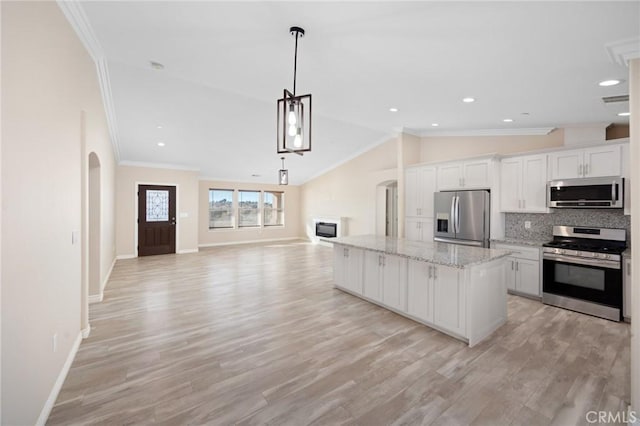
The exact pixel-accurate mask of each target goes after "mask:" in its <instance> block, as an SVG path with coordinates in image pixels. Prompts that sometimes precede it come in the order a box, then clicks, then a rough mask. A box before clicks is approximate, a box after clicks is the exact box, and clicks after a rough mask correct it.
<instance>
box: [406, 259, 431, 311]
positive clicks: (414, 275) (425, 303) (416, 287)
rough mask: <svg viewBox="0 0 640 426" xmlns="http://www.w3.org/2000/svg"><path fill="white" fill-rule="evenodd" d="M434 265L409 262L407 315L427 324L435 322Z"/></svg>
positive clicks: (414, 261)
mask: <svg viewBox="0 0 640 426" xmlns="http://www.w3.org/2000/svg"><path fill="white" fill-rule="evenodd" d="M432 266H433V265H431V264H430V263H426V262H419V261H417V260H409V263H408V267H407V313H408V314H409V315H412V316H414V317H416V318H419V319H421V320H423V321H426V322H430V323H431V322H433V280H432V277H431V276H430V269H431V267H432Z"/></svg>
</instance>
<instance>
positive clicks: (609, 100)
mask: <svg viewBox="0 0 640 426" xmlns="http://www.w3.org/2000/svg"><path fill="white" fill-rule="evenodd" d="M602 102H604V103H605V104H615V103H618V102H629V95H618V96H605V97H604V98H602Z"/></svg>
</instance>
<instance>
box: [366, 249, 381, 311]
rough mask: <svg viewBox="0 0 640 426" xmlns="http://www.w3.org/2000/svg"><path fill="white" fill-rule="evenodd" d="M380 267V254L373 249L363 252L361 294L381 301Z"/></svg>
mask: <svg viewBox="0 0 640 426" xmlns="http://www.w3.org/2000/svg"><path fill="white" fill-rule="evenodd" d="M381 269H382V255H381V254H380V253H376V252H374V251H368V250H366V251H365V252H364V269H363V283H362V284H363V294H364V296H365V297H368V298H369V299H372V300H375V301H376V302H381V301H382V299H381V297H380V296H381V294H380V293H381V291H380V270H381Z"/></svg>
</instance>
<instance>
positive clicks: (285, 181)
mask: <svg viewBox="0 0 640 426" xmlns="http://www.w3.org/2000/svg"><path fill="white" fill-rule="evenodd" d="M280 159H281V160H282V168H281V169H280V178H279V180H278V184H279V185H289V170H287V169H285V168H284V157H280Z"/></svg>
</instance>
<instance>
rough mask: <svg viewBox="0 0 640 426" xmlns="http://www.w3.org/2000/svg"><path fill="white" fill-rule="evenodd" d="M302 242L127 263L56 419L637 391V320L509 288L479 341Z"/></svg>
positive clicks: (573, 418)
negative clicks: (408, 310) (417, 311)
mask: <svg viewBox="0 0 640 426" xmlns="http://www.w3.org/2000/svg"><path fill="white" fill-rule="evenodd" d="M332 271H333V265H332V250H331V249H329V248H326V247H322V246H316V245H311V244H307V243H304V242H298V243H287V244H263V245H251V246H235V247H220V248H210V249H203V250H201V251H200V252H199V253H194V254H185V255H165V256H152V257H144V258H138V259H131V260H123V261H118V262H117V264H116V266H115V268H114V270H113V274H112V277H111V279H110V281H109V283H108V285H107V288H106V291H105V298H104V301H103V302H102V303H100V304H94V305H91V309H90V320H91V327H92V330H91V335H90V337H89V338H88V339H86V340H84V341H83V342H82V344H81V346H80V350H79V351H78V354H77V357H76V359H75V361H74V363H73V365H72V367H71V370H70V372H69V375H68V377H67V380H66V381H65V383H64V386H63V388H62V391H61V392H60V395H59V397H58V400H57V402H56V405H55V406H54V408H53V411H52V413H51V415H50V417H49V420H48V424H52V425H57V424H65V425H67V424H105V425H106V424H109V425H112V424H148V423H160V424H166V425H179V424H190V425H196V424H214V425H218V424H219V425H227V424H239V425H262V424H273V425H276V424H277V425H281V424H287V425H307V424H313V425H320V424H331V425H333V424H349V425H387V424H398V425H400V424H411V425H413V424H416V425H417V424H420V425H429V424H431V425H492V426H495V425H546V424H559V425H567V424H585V423H586V421H585V413H586V412H587V411H589V410H608V411H613V412H617V411H622V410H625V409H626V405H627V403H628V401H629V393H630V391H629V375H630V359H629V357H630V353H629V325H628V324H624V323H614V322H610V321H606V320H602V319H598V318H593V317H590V316H587V315H582V314H578V313H574V312H570V311H566V310H562V309H559V308H554V307H550V306H545V305H542V304H541V303H539V302H536V301H532V300H528V299H524V298H520V297H516V296H510V297H509V302H508V303H509V319H508V322H507V323H506V324H505V325H504V326H503V327H502V328H500V329H499V330H498V331H497V332H496V333H495V334H494V335H493V336H492V337H491V338H490V339H489V340H487V341H485V342H483V343H481V344H479V345H478V346H476V347H474V348H472V349H470V348H468V347H467V346H466V345H465V344H463V343H461V342H459V341H457V340H455V339H453V338H451V337H448V336H446V335H444V334H441V333H439V332H437V331H435V330H432V329H430V328H427V327H425V326H422V325H419V324H417V323H415V322H413V321H410V320H408V319H405V318H403V317H400V316H398V315H395V314H393V313H391V312H389V311H387V310H385V309H381V308H378V307H376V306H374V305H371V304H369V303H367V302H365V301H362V300H360V299H358V298H356V297H353V296H350V295H348V294H345V293H343V292H341V291H339V290H336V289H334V288H333V287H332V283H333V280H332Z"/></svg>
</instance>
